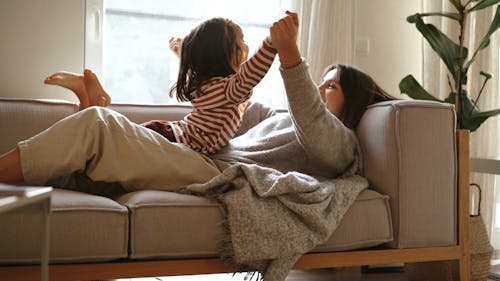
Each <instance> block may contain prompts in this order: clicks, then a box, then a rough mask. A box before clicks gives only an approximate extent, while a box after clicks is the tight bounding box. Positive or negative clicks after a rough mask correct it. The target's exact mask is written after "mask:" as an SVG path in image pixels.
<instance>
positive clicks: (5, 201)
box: [0, 183, 52, 281]
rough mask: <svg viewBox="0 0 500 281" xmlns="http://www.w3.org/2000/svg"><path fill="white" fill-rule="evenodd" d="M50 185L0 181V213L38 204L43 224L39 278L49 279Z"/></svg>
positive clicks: (45, 280)
mask: <svg viewBox="0 0 500 281" xmlns="http://www.w3.org/2000/svg"><path fill="white" fill-rule="evenodd" d="M51 192H52V187H21V186H12V185H6V184H1V183H0V213H2V212H9V211H12V210H15V209H18V208H22V207H24V206H30V205H34V204H39V205H40V206H41V208H42V210H43V219H44V222H45V223H44V224H43V228H42V233H41V238H42V239H41V241H42V246H41V257H40V267H41V280H42V281H48V280H49V235H50V195H51Z"/></svg>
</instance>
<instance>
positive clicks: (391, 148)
mask: <svg viewBox="0 0 500 281" xmlns="http://www.w3.org/2000/svg"><path fill="white" fill-rule="evenodd" d="M357 133H358V136H359V140H360V145H361V149H362V153H363V162H364V175H365V176H366V177H367V178H368V180H369V181H370V184H371V186H372V188H373V189H374V190H376V191H378V192H381V193H383V194H386V195H389V197H390V205H391V213H392V219H393V231H394V242H392V245H391V246H392V247H396V248H411V247H428V246H447V245H456V243H457V231H456V230H457V188H456V187H457V158H456V148H455V147H456V144H455V111H454V107H453V106H452V105H449V104H443V103H437V102H430V101H416V100H396V101H388V102H383V103H379V104H375V105H373V106H371V107H369V108H368V109H367V111H366V112H365V114H364V115H363V117H362V119H361V121H360V124H359V126H358V129H357Z"/></svg>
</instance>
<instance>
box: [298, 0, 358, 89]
mask: <svg viewBox="0 0 500 281" xmlns="http://www.w3.org/2000/svg"><path fill="white" fill-rule="evenodd" d="M355 3H356V1H352V0H293V1H292V5H291V9H292V11H296V12H298V13H299V20H300V30H299V36H298V44H299V48H300V52H301V54H302V56H303V57H305V58H306V60H307V61H308V63H309V65H310V71H311V75H312V77H313V79H314V81H316V82H319V81H320V79H321V74H322V73H323V70H324V69H325V67H327V66H328V65H330V64H332V63H342V64H352V62H353V61H354V44H355V23H356V18H355V15H356V9H355V8H356V7H355V6H356V4H355Z"/></svg>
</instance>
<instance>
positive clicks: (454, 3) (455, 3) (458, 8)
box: [449, 0, 461, 11]
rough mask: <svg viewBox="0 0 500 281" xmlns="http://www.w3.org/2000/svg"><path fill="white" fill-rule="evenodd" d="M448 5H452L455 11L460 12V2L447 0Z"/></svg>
mask: <svg viewBox="0 0 500 281" xmlns="http://www.w3.org/2000/svg"><path fill="white" fill-rule="evenodd" d="M449 1H450V3H451V4H452V5H453V7H455V9H457V11H460V6H461V4H460V0H449Z"/></svg>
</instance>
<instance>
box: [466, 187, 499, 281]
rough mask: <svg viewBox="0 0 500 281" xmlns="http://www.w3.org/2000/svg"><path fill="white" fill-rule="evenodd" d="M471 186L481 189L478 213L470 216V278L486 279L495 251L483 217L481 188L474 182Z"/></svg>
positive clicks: (476, 280)
mask: <svg viewBox="0 0 500 281" xmlns="http://www.w3.org/2000/svg"><path fill="white" fill-rule="evenodd" d="M471 187H476V188H477V190H478V191H479V203H478V210H477V215H471V216H470V224H469V229H470V230H469V231H470V264H471V268H470V280H471V281H486V280H488V273H489V272H490V259H491V254H492V253H493V247H491V244H490V239H489V238H488V232H487V231H486V225H485V224H484V222H483V218H482V217H481V188H480V187H479V185H477V184H475V183H473V184H471Z"/></svg>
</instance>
